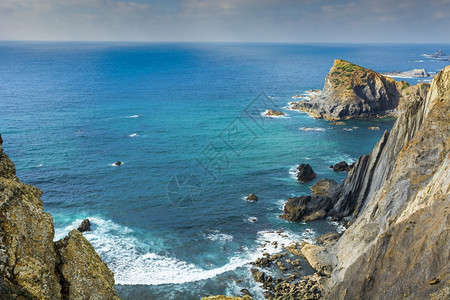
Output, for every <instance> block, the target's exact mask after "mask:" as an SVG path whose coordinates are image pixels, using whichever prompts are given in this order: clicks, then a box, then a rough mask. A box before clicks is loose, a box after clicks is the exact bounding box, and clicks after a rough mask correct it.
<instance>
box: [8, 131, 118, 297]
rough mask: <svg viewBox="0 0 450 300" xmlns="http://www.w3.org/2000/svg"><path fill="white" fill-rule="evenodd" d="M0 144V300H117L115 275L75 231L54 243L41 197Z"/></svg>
mask: <svg viewBox="0 0 450 300" xmlns="http://www.w3.org/2000/svg"><path fill="white" fill-rule="evenodd" d="M2 143H3V140H2V138H1V136H0V299H8V300H9V299H51V300H54V299H105V300H111V299H119V297H118V296H117V294H116V292H115V290H114V274H113V273H112V272H111V271H110V270H109V268H108V266H107V265H106V264H105V263H104V262H103V261H102V260H101V258H100V257H99V256H98V254H97V253H96V252H95V250H94V248H93V247H92V245H91V244H90V243H89V241H88V240H87V239H85V238H84V237H83V235H82V234H81V232H80V231H79V230H77V229H74V230H72V231H71V232H70V233H69V234H68V235H67V236H66V237H65V238H64V239H62V240H59V241H56V242H54V241H53V239H54V233H55V232H54V227H53V220H52V217H51V215H50V214H48V213H46V212H45V211H44V207H43V203H42V200H41V199H40V196H41V195H42V192H41V191H40V190H39V189H38V188H36V187H33V186H31V185H27V184H24V183H23V182H21V181H20V180H19V178H17V177H16V170H15V167H14V164H13V163H12V162H11V160H10V159H9V158H8V156H7V155H6V154H5V153H4V151H3V148H2ZM88 227H89V226H88V221H84V222H83V224H82V225H81V226H80V229H83V230H89V228H88Z"/></svg>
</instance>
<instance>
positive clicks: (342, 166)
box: [333, 161, 349, 172]
mask: <svg viewBox="0 0 450 300" xmlns="http://www.w3.org/2000/svg"><path fill="white" fill-rule="evenodd" d="M333 171H335V172H342V171H349V165H348V163H347V162H345V161H341V162H338V163H337V164H335V165H334V166H333Z"/></svg>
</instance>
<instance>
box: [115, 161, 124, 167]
mask: <svg viewBox="0 0 450 300" xmlns="http://www.w3.org/2000/svg"><path fill="white" fill-rule="evenodd" d="M114 165H116V166H121V165H123V162H121V161H120V160H118V161H116V162H115V163H114Z"/></svg>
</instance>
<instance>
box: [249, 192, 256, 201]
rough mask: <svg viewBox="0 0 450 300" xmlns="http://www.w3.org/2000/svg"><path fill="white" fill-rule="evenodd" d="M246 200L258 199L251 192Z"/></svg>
mask: <svg viewBox="0 0 450 300" xmlns="http://www.w3.org/2000/svg"><path fill="white" fill-rule="evenodd" d="M247 201H251V202H257V201H258V197H257V196H256V195H255V194H253V193H251V194H250V195H248V197H247Z"/></svg>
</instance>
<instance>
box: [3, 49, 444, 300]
mask: <svg viewBox="0 0 450 300" xmlns="http://www.w3.org/2000/svg"><path fill="white" fill-rule="evenodd" d="M446 47H447V48H446ZM440 48H443V49H444V50H447V52H448V50H449V49H448V48H449V47H448V45H447V46H445V45H420V46H418V45H394V46H393V45H282V44H268V45H265V44H252V45H246V44H139V43H136V44H133V43H24V42H16V43H13V42H1V43H0V58H1V64H0V73H1V74H2V76H1V78H0V95H1V100H0V111H1V122H0V132H1V133H2V135H3V139H4V140H5V143H4V148H5V150H6V151H7V153H8V154H9V155H10V157H11V159H12V160H13V161H14V162H15V163H16V167H17V170H18V176H19V177H20V179H21V180H23V181H25V182H27V183H29V184H33V185H36V186H38V187H39V188H41V189H42V190H43V191H44V195H43V197H42V199H43V201H44V205H45V209H46V210H47V211H48V212H50V213H52V215H53V217H54V221H55V228H56V238H60V237H62V236H64V234H66V233H67V232H68V231H69V230H70V229H71V228H75V227H76V226H77V225H78V223H79V222H80V221H81V220H82V219H83V218H86V217H89V218H90V219H91V221H92V222H93V227H94V230H93V231H92V232H90V233H87V234H86V235H85V236H86V237H87V238H88V239H89V240H90V241H91V242H92V244H93V245H94V247H95V248H96V250H97V251H98V252H99V253H100V255H101V256H102V258H103V259H104V260H105V261H106V262H107V263H108V264H109V266H110V268H111V269H112V270H113V271H114V272H115V277H116V283H117V284H119V286H118V290H119V293H120V294H121V296H123V297H124V298H128V299H153V298H154V299H159V298H163V297H164V298H166V299H198V298H199V297H200V296H204V295H208V294H224V293H227V294H237V293H238V292H239V290H240V289H241V288H249V289H250V290H251V291H252V293H254V294H255V295H260V294H258V293H259V292H260V290H259V289H258V287H257V286H256V285H255V284H254V283H253V282H252V281H251V280H249V279H248V276H249V272H248V266H247V264H246V263H247V262H249V261H250V260H252V259H254V258H256V257H258V255H260V253H261V251H260V250H258V249H257V246H258V245H259V244H260V243H261V241H264V240H267V239H278V240H283V239H284V240H283V242H285V243H288V242H289V240H293V239H300V238H311V237H312V236H314V235H316V234H320V233H321V232H325V231H327V230H330V229H332V225H330V224H328V223H327V222H314V223H310V224H294V223H288V222H285V221H283V220H280V219H279V218H278V215H279V214H280V213H281V210H282V205H283V203H284V201H285V200H286V199H287V198H289V197H291V196H295V195H302V194H308V193H310V190H309V188H310V186H311V185H312V184H313V183H314V182H312V183H308V184H300V183H298V182H296V180H295V178H294V177H293V176H292V174H290V173H292V169H293V168H294V167H295V166H296V165H298V164H300V163H309V164H311V165H312V167H313V169H314V170H315V171H316V173H317V174H318V177H317V178H332V179H335V180H337V181H340V180H342V179H343V178H344V176H345V174H342V173H340V174H339V173H334V172H333V171H332V170H330V169H329V168H328V165H330V164H332V163H335V162H338V161H341V160H347V161H348V162H353V161H355V160H356V159H357V158H358V157H359V156H360V155H363V154H366V153H368V152H370V150H371V149H372V148H373V146H374V145H375V143H376V142H377V141H378V139H379V138H380V137H381V135H382V133H383V131H384V130H389V129H390V128H391V126H392V124H393V122H394V120H393V119H384V120H366V121H348V122H347V125H346V126H332V125H330V123H329V122H327V121H324V120H316V119H313V118H311V117H308V116H307V115H306V114H303V113H300V112H295V111H289V110H287V109H285V106H286V105H287V104H288V102H289V101H291V100H292V99H291V97H292V96H293V95H295V94H300V93H303V92H304V91H306V90H308V89H312V88H322V86H323V81H324V78H325V76H326V74H327V73H328V70H329V68H330V67H331V65H332V63H333V59H335V58H343V59H347V60H349V61H352V62H354V63H357V64H360V65H362V66H364V67H368V68H372V69H374V70H376V71H379V72H384V71H392V70H409V69H413V68H426V69H427V71H437V70H439V69H440V68H442V67H444V66H445V65H446V63H445V62H439V61H434V60H429V59H427V58H424V57H423V56H421V54H423V53H431V52H435V51H436V50H437V49H440ZM408 81H410V82H411V83H415V82H416V81H417V80H415V79H414V80H413V79H409V80H408ZM268 108H277V109H281V110H283V111H285V112H286V113H287V116H286V117H284V118H263V117H261V115H260V113H261V112H262V111H264V110H265V109H268ZM369 126H379V127H380V128H381V129H382V130H380V131H371V130H369V129H368V127H369ZM302 127H315V128H317V129H318V130H315V131H305V130H301V128H302ZM343 127H348V128H351V129H352V131H345V130H343ZM354 127H358V128H354ZM117 160H120V161H122V162H124V165H122V166H120V167H114V166H112V164H113V163H114V162H116V161H117ZM252 192H253V193H256V194H257V195H258V197H259V198H260V200H259V201H258V202H257V203H249V202H247V201H245V200H244V199H243V198H244V197H245V196H246V195H248V194H249V193H252ZM255 218H256V219H257V221H256V222H252V221H254V220H255ZM278 227H283V228H285V229H286V230H287V233H288V238H281V237H280V236H277V235H276V234H273V233H271V232H270V231H271V230H274V229H277V228H278ZM306 229H308V230H307V231H305V230H306ZM273 251H276V250H275V249H273ZM240 277H242V278H243V279H244V281H243V282H242V283H239V284H236V283H235V282H234V280H233V279H236V278H240Z"/></svg>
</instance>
